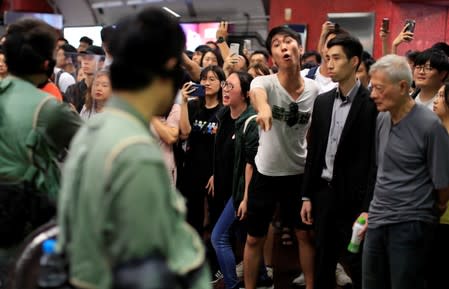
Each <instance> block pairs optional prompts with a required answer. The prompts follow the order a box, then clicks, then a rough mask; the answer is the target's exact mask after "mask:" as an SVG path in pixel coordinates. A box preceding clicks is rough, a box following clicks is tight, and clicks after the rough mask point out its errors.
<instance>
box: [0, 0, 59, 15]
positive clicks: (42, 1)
mask: <svg viewBox="0 0 449 289" xmlns="http://www.w3.org/2000/svg"><path fill="white" fill-rule="evenodd" d="M5 2H10V3H9V10H12V11H23V12H42V13H53V9H52V8H51V7H50V5H48V3H47V1H46V0H33V1H30V0H10V1H5Z"/></svg>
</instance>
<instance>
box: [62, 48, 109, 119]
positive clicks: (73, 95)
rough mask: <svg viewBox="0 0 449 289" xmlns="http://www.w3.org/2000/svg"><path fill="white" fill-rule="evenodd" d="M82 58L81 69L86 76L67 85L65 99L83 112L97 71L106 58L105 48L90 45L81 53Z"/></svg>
mask: <svg viewBox="0 0 449 289" xmlns="http://www.w3.org/2000/svg"><path fill="white" fill-rule="evenodd" d="M79 58H81V67H80V70H82V72H83V76H84V78H83V79H82V80H81V81H79V82H77V83H75V84H72V85H70V86H69V87H67V90H66V92H65V94H64V101H65V102H68V103H71V104H73V106H74V107H75V108H76V111H78V112H81V110H82V109H83V105H84V103H85V101H86V95H87V93H88V91H89V90H90V89H91V87H92V82H93V80H94V76H95V73H96V72H97V71H99V70H101V69H102V67H103V65H104V60H105V52H104V50H103V48H101V47H100V46H96V45H91V46H89V47H88V48H87V49H86V50H85V51H83V52H81V53H79Z"/></svg>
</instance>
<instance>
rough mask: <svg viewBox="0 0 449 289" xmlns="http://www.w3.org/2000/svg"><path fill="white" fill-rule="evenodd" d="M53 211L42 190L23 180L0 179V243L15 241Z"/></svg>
mask: <svg viewBox="0 0 449 289" xmlns="http://www.w3.org/2000/svg"><path fill="white" fill-rule="evenodd" d="M55 214H56V206H55V204H54V202H53V201H51V200H50V199H49V198H48V197H47V196H46V195H45V194H43V193H41V192H38V191H37V190H36V189H35V188H34V186H32V185H31V184H29V183H26V182H20V183H1V182H0V236H1V238H0V247H1V248H8V247H11V246H13V245H17V244H18V243H20V242H21V241H23V240H24V239H25V237H26V236H27V235H28V234H29V233H31V232H32V231H33V230H34V229H36V228H37V227H39V226H40V225H42V224H44V223H45V222H47V221H48V220H50V219H51V218H52V217H53V216H54V215H55Z"/></svg>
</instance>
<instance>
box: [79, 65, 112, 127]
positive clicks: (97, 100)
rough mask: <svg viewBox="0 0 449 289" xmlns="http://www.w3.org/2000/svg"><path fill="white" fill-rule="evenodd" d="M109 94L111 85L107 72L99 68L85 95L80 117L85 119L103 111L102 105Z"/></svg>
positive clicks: (110, 93)
mask: <svg viewBox="0 0 449 289" xmlns="http://www.w3.org/2000/svg"><path fill="white" fill-rule="evenodd" d="M111 95H112V87H111V79H110V78H109V72H108V71H106V70H100V71H98V72H97V73H96V74H95V77H94V81H93V82H92V88H91V89H90V91H88V93H87V95H86V102H85V103H84V106H83V109H82V110H81V112H80V116H81V118H82V119H84V120H87V119H89V118H91V117H92V116H93V115H95V114H97V113H99V112H101V111H103V107H104V106H105V104H106V101H107V100H108V99H109V98H110V97H111Z"/></svg>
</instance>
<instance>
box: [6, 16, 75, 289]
mask: <svg viewBox="0 0 449 289" xmlns="http://www.w3.org/2000/svg"><path fill="white" fill-rule="evenodd" d="M56 39H57V34H56V31H55V29H53V28H52V27H51V26H49V25H48V24H46V23H44V22H42V21H38V20H34V19H26V20H22V21H18V22H17V23H14V24H11V25H10V26H9V27H8V30H7V34H6V39H5V43H4V47H3V49H4V51H5V57H6V62H7V65H8V69H9V72H10V76H8V77H7V78H5V79H3V80H1V81H0V236H1V238H0V283H3V285H4V283H5V282H6V280H5V279H6V278H5V277H4V276H3V275H4V274H5V272H4V271H5V270H6V268H7V267H8V264H9V263H10V262H11V261H12V260H11V257H12V256H13V255H14V253H15V248H17V245H18V244H20V242H21V241H22V240H23V239H24V238H25V236H26V235H27V234H28V233H29V232H30V231H31V230H33V229H34V228H37V227H38V226H39V225H41V224H43V223H45V222H47V221H48V220H49V219H50V218H51V217H53V216H54V215H55V209H56V205H55V200H56V194H57V192H58V190H59V176H60V172H59V168H58V164H57V162H58V161H59V159H60V157H61V156H62V155H63V154H64V152H65V150H66V148H67V147H68V146H69V143H70V141H71V139H72V136H73V135H74V134H75V132H76V131H77V129H78V127H79V126H80V124H81V119H80V118H79V116H78V114H77V113H76V112H74V111H72V110H71V109H70V107H69V106H68V105H65V104H61V103H58V102H57V101H56V99H55V98H54V97H53V96H50V95H49V94H47V93H45V92H43V91H41V90H39V89H38V88H37V87H38V86H43V85H45V84H46V83H47V81H48V78H49V76H48V75H49V74H50V73H51V72H52V71H53V67H54V63H55V61H54V59H53V57H54V51H55V47H56ZM0 287H1V285H0Z"/></svg>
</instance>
